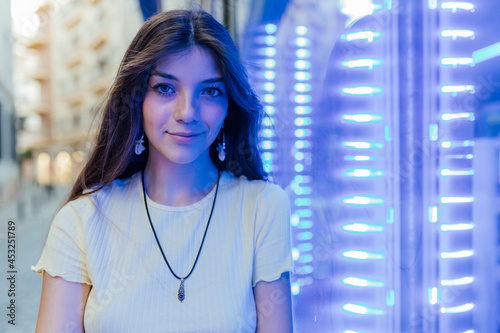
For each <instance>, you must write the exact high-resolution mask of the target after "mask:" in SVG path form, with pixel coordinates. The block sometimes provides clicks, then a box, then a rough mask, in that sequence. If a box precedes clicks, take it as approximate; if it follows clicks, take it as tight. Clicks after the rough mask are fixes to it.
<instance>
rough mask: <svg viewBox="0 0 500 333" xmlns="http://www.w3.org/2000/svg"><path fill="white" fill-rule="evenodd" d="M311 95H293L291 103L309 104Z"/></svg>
mask: <svg viewBox="0 0 500 333" xmlns="http://www.w3.org/2000/svg"><path fill="white" fill-rule="evenodd" d="M311 99H312V97H311V95H302V94H299V95H295V96H294V97H293V101H294V102H295V103H297V104H306V103H310V102H311Z"/></svg>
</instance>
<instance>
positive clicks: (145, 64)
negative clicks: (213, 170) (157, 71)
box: [67, 10, 267, 202]
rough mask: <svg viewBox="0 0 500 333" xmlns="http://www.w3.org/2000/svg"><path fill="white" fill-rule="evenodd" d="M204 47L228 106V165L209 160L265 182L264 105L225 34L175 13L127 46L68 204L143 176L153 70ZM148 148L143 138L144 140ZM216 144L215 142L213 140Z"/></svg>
mask: <svg viewBox="0 0 500 333" xmlns="http://www.w3.org/2000/svg"><path fill="white" fill-rule="evenodd" d="M195 46H202V47H204V48H205V49H208V50H209V51H210V52H211V53H212V55H213V56H214V58H215V60H216V62H217V64H218V66H219V70H220V71H221V74H222V76H223V78H224V80H225V83H226V87H227V91H228V97H229V104H228V115H227V117H226V119H225V121H224V131H225V138H226V159H225V161H224V162H221V161H219V159H218V158H217V151H216V146H217V142H214V143H213V144H212V145H211V146H210V157H211V159H212V161H213V163H214V164H215V165H216V166H217V168H219V169H220V170H228V171H230V172H232V173H233V174H234V175H235V176H236V177H239V176H242V175H244V176H246V177H247V178H248V179H250V180H253V179H267V173H266V172H265V171H264V168H263V165H262V160H261V158H260V153H259V149H258V130H259V126H260V121H261V117H262V114H263V108H262V104H261V103H260V101H259V99H258V97H257V95H256V94H255V92H254V91H253V90H252V88H251V87H250V84H249V82H248V76H247V74H246V71H245V68H244V67H243V65H242V63H241V60H240V57H239V53H238V50H237V48H236V46H235V45H234V42H233V40H232V39H231V36H230V35H229V33H228V31H227V30H226V28H225V27H224V26H223V25H221V24H220V23H219V22H217V21H216V20H215V19H214V18H213V17H212V16H211V15H210V14H208V13H206V12H204V11H200V10H174V11H169V12H163V13H160V14H157V15H155V16H153V17H151V18H150V19H149V20H148V21H147V22H146V23H145V24H144V25H143V27H142V28H141V29H140V30H139V32H138V33H137V35H136V36H135V38H134V40H133V41H132V43H131V44H130V46H129V48H128V49H127V52H126V53H125V56H124V57H123V60H122V62H121V64H120V68H119V69H118V74H117V76H116V78H115V81H114V83H113V85H112V87H111V89H110V91H109V92H108V95H107V98H106V101H105V103H104V108H103V115H102V122H101V124H100V127H99V130H98V134H97V140H96V143H95V146H94V148H93V150H92V153H91V154H90V157H89V159H88V161H87V163H86V164H85V166H84V168H83V170H82V172H81V173H80V175H79V176H78V179H77V180H76V182H75V184H74V186H73V189H72V190H71V193H70V195H69V198H68V200H67V202H69V201H71V200H74V199H76V198H78V197H80V196H82V195H84V194H88V193H92V192H95V191H97V190H99V189H101V188H102V187H104V186H106V185H108V184H110V183H111V182H112V181H113V180H115V179H118V178H127V177H130V176H131V175H133V174H134V173H136V172H138V171H139V170H143V169H144V167H145V165H146V162H147V158H148V154H147V150H146V152H144V153H142V154H141V155H139V156H137V155H136V154H135V153H134V147H135V141H136V140H138V139H139V138H140V136H141V135H142V134H143V129H142V103H143V100H144V96H145V94H146V90H147V81H148V78H149V74H150V71H151V69H152V68H153V67H154V66H155V65H156V64H157V63H158V62H159V61H160V59H161V58H163V57H164V56H166V55H167V54H175V53H179V52H183V51H186V50H189V49H190V48H193V47H195ZM145 141H146V143H147V138H145ZM216 141H217V140H216Z"/></svg>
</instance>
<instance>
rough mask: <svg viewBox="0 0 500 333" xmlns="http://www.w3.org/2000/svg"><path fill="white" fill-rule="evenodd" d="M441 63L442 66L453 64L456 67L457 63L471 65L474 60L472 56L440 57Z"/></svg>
mask: <svg viewBox="0 0 500 333" xmlns="http://www.w3.org/2000/svg"><path fill="white" fill-rule="evenodd" d="M441 65H443V66H453V67H457V66H458V65H469V66H473V65H474V60H473V58H465V57H461V58H443V59H441Z"/></svg>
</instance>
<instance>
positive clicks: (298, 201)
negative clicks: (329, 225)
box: [294, 198, 311, 206]
mask: <svg viewBox="0 0 500 333" xmlns="http://www.w3.org/2000/svg"><path fill="white" fill-rule="evenodd" d="M294 204H295V206H310V205H311V199H309V198H297V199H295V201H294Z"/></svg>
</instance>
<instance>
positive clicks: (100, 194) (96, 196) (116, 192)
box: [58, 172, 141, 217]
mask: <svg viewBox="0 0 500 333" xmlns="http://www.w3.org/2000/svg"><path fill="white" fill-rule="evenodd" d="M140 181H141V173H140V172H138V173H136V174H134V175H132V176H131V177H129V178H125V179H115V180H114V181H113V182H111V183H110V184H108V185H106V186H104V187H102V188H100V189H98V190H97V191H95V192H92V191H93V190H94V189H96V188H99V186H95V187H94V188H91V189H89V190H87V191H85V192H84V195H82V196H81V197H79V198H77V199H75V200H72V201H70V202H68V203H66V204H65V205H64V206H63V207H62V208H61V209H60V211H59V212H58V215H60V214H65V213H66V214H67V213H69V212H73V213H74V214H77V215H82V216H87V217H88V215H89V214H92V213H94V212H95V211H97V210H100V209H102V208H103V207H104V206H107V204H108V203H109V202H110V201H116V200H120V199H121V198H125V197H127V196H129V195H130V193H131V191H133V190H134V189H136V188H137V182H140Z"/></svg>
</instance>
